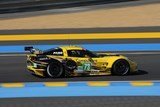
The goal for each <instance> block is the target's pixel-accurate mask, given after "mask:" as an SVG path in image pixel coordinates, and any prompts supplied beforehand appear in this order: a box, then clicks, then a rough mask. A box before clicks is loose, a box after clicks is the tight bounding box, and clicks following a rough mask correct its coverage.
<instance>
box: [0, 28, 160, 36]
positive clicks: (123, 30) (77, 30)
mask: <svg viewBox="0 0 160 107" xmlns="http://www.w3.org/2000/svg"><path fill="white" fill-rule="evenodd" d="M132 32H160V26H150V27H115V28H63V29H58V28H57V29H23V30H0V34H1V35H2V34H4V35H5V34H74V33H132Z"/></svg>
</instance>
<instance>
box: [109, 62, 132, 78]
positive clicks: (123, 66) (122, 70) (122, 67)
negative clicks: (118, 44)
mask: <svg viewBox="0 0 160 107" xmlns="http://www.w3.org/2000/svg"><path fill="white" fill-rule="evenodd" d="M111 72H112V74H113V75H127V74H128V73H129V72H130V65H129V63H128V61H126V60H125V59H119V60H117V61H116V62H115V63H114V64H113V66H112V71H111Z"/></svg>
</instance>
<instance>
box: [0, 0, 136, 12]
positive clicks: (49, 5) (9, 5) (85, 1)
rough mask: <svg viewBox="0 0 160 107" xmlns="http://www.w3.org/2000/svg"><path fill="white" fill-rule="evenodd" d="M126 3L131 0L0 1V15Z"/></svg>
mask: <svg viewBox="0 0 160 107" xmlns="http://www.w3.org/2000/svg"><path fill="white" fill-rule="evenodd" d="M127 1H133V0H5V1H4V0H2V1H0V14H5V13H16V12H31V11H41V10H48V9H59V8H67V7H77V6H88V5H95V4H106V3H118V2H127ZM135 1H136V0H135Z"/></svg>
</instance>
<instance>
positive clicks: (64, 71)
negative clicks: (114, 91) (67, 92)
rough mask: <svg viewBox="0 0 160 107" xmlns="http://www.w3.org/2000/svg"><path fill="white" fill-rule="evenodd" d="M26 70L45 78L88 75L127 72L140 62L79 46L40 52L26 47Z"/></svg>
mask: <svg viewBox="0 0 160 107" xmlns="http://www.w3.org/2000/svg"><path fill="white" fill-rule="evenodd" d="M25 51H30V53H29V54H28V55H27V69H28V70H29V71H31V72H32V73H34V74H36V75H39V76H43V77H52V78H58V77H70V76H87V75H127V74H129V73H131V72H136V71H137V64H136V63H135V62H133V61H131V60H130V59H128V58H127V57H125V56H122V55H116V54H111V53H103V54H102V53H93V52H91V51H89V50H87V49H84V48H82V47H78V46H61V47H57V48H52V49H49V50H45V51H41V50H39V49H35V48H33V47H25Z"/></svg>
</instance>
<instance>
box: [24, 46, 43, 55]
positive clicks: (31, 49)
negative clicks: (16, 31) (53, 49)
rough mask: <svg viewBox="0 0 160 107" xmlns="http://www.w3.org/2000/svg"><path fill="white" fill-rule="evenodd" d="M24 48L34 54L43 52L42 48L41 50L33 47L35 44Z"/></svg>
mask: <svg viewBox="0 0 160 107" xmlns="http://www.w3.org/2000/svg"><path fill="white" fill-rule="evenodd" d="M24 50H25V51H29V52H30V53H32V54H41V53H42V51H41V50H39V49H37V48H33V46H26V47H24Z"/></svg>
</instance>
